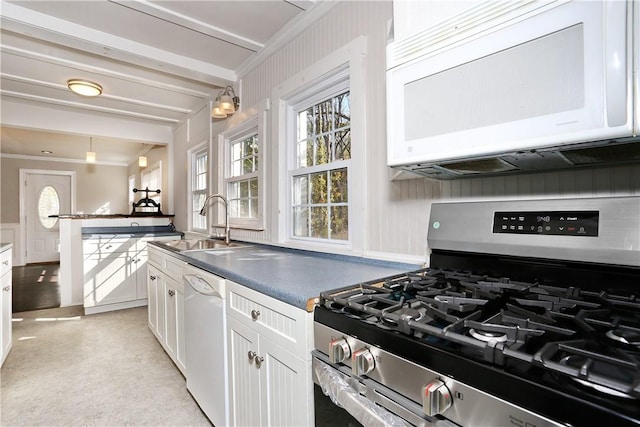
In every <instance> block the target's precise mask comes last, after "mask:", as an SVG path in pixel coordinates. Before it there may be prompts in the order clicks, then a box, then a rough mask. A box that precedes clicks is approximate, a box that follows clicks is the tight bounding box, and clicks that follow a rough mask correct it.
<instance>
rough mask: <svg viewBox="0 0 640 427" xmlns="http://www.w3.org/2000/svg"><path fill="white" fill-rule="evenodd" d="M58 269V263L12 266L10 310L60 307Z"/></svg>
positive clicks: (15, 311) (18, 311)
mask: <svg viewBox="0 0 640 427" xmlns="http://www.w3.org/2000/svg"><path fill="white" fill-rule="evenodd" d="M59 271H60V263H47V264H28V265H26V266H21V267H13V269H12V270H11V274H12V285H13V286H12V289H13V293H12V298H13V309H12V311H13V312H14V313H20V312H23V311H33V310H42V309H46V308H57V307H60V286H59V284H58V272H59Z"/></svg>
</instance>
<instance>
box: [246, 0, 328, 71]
mask: <svg viewBox="0 0 640 427" xmlns="http://www.w3.org/2000/svg"><path fill="white" fill-rule="evenodd" d="M288 3H291V4H294V5H296V6H298V5H297V4H296V3H297V2H291V1H289V2H288ZM303 3H307V2H303ZM338 3H339V2H338V1H319V2H317V3H315V4H314V5H313V6H312V7H311V8H309V10H307V12H306V13H304V14H301V18H299V19H295V20H293V21H292V22H290V23H289V24H288V25H285V26H284V27H282V29H281V30H280V31H278V32H277V33H276V34H275V35H274V36H273V37H271V38H270V39H269V41H268V42H267V43H266V44H265V48H264V49H262V50H261V51H260V52H258V53H257V54H255V55H253V56H252V57H250V58H249V59H247V60H246V61H244V62H243V63H242V64H241V65H240V67H238V69H237V70H236V75H237V76H240V77H242V76H244V75H245V74H247V73H248V72H249V71H251V70H252V69H253V68H255V67H257V66H258V65H259V64H260V63H262V62H264V61H265V60H266V59H267V58H268V57H270V56H271V55H273V54H274V53H276V52H277V51H278V50H280V49H281V48H282V47H283V46H284V45H285V44H287V43H288V42H289V41H291V40H293V39H294V38H295V37H296V36H297V35H298V34H300V33H302V32H303V31H304V30H306V29H307V28H309V26H310V25H311V24H313V23H314V22H315V21H317V20H318V19H320V17H322V16H323V15H324V14H325V13H327V12H328V11H329V10H331V8H332V7H334V6H335V5H336V4H338ZM298 7H300V6H298Z"/></svg>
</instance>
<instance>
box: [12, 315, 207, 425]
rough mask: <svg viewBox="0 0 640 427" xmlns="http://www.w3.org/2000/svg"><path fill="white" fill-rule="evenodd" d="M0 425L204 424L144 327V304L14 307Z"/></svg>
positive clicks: (182, 383) (181, 379)
mask: <svg viewBox="0 0 640 427" xmlns="http://www.w3.org/2000/svg"><path fill="white" fill-rule="evenodd" d="M13 318H14V322H13V349H12V351H11V353H9V356H8V357H7V359H6V361H5V363H4V365H3V366H2V370H1V371H0V394H1V396H0V425H2V426H44V425H46V426H125V425H129V426H211V424H210V423H209V421H208V420H207V418H206V417H205V416H204V414H203V413H202V411H201V410H200V408H199V407H198V405H197V404H196V403H195V401H194V400H193V398H192V397H191V395H190V394H189V392H188V391H187V389H186V385H185V379H184V377H183V376H182V375H181V374H180V372H179V371H178V369H177V368H176V367H175V365H174V364H173V362H172V361H171V359H170V358H169V356H167V354H166V353H165V352H164V350H163V349H162V347H161V346H160V344H159V343H158V341H157V340H156V339H155V337H154V336H153V334H152V333H151V331H150V330H149V328H148V327H147V309H146V307H142V308H134V309H128V310H120V311H113V312H109V313H102V314H94V315H91V316H83V315H82V307H63V308H57V309H47V310H37V311H30V312H23V313H14V314H13Z"/></svg>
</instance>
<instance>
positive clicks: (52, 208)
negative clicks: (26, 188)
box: [38, 185, 60, 229]
mask: <svg viewBox="0 0 640 427" xmlns="http://www.w3.org/2000/svg"><path fill="white" fill-rule="evenodd" d="M58 214H60V197H59V196H58V192H57V191H56V189H55V188H53V187H52V186H50V185H48V186H46V187H44V188H43V189H42V191H41V192H40V197H38V217H39V218H40V223H41V224H42V226H43V227H44V228H47V229H50V228H53V227H54V226H55V225H56V223H57V222H58V218H49V215H58Z"/></svg>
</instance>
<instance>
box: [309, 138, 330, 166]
mask: <svg viewBox="0 0 640 427" xmlns="http://www.w3.org/2000/svg"><path fill="white" fill-rule="evenodd" d="M332 139H333V138H332V137H331V135H323V136H319V137H318V138H316V147H315V153H314V154H315V159H314V160H315V161H314V162H313V164H314V165H326V164H327V163H329V162H330V161H331V140H332Z"/></svg>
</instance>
